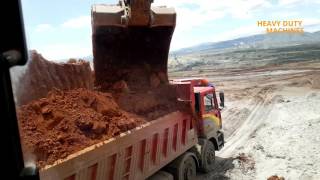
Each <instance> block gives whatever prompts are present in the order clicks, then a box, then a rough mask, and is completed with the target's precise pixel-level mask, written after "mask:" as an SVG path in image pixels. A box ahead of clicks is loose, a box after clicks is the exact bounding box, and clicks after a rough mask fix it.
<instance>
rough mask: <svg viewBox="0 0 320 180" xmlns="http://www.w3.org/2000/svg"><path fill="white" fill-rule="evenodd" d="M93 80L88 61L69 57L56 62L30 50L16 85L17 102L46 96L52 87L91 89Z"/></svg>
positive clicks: (26, 101)
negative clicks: (23, 71) (64, 61)
mask: <svg viewBox="0 0 320 180" xmlns="http://www.w3.org/2000/svg"><path fill="white" fill-rule="evenodd" d="M93 81H94V77H93V72H92V70H91V68H90V64H89V62H86V61H84V60H75V59H70V60H69V61H68V62H66V63H56V62H53V61H48V60H46V59H45V58H43V57H42V56H41V54H38V53H37V52H36V51H31V56H30V60H29V62H28V65H27V69H26V71H25V73H24V74H23V75H22V76H21V79H19V83H18V84H17V87H16V93H15V94H16V99H17V104H18V105H23V104H26V103H28V102H30V101H32V100H35V99H39V98H43V97H46V96H47V94H48V92H49V91H51V90H52V89H53V88H57V89H62V90H71V89H76V88H86V89H93Z"/></svg>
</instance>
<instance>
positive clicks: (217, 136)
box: [171, 78, 224, 150]
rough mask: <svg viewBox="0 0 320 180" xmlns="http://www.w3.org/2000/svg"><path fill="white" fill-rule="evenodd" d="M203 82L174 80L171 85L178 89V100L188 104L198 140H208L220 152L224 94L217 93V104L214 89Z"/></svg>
mask: <svg viewBox="0 0 320 180" xmlns="http://www.w3.org/2000/svg"><path fill="white" fill-rule="evenodd" d="M203 80H204V79H203V78H188V79H176V80H172V81H171V83H172V84H175V85H177V87H178V88H177V91H178V92H177V94H178V96H179V98H178V100H179V101H185V102H188V103H189V104H190V108H191V109H192V112H193V116H194V124H195V126H196V130H197V135H198V138H199V139H206V140H209V141H210V142H212V143H213V145H214V147H215V149H216V150H220V149H221V148H222V147H223V145H224V135H223V132H222V131H221V129H222V118H221V110H222V109H223V108H224V94H223V92H220V93H219V97H220V99H219V101H220V102H219V101H218V98H217V95H216V93H217V92H216V89H215V87H214V86H213V85H208V84H203Z"/></svg>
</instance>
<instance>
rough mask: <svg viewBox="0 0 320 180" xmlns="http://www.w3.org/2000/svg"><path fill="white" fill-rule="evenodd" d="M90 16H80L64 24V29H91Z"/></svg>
mask: <svg viewBox="0 0 320 180" xmlns="http://www.w3.org/2000/svg"><path fill="white" fill-rule="evenodd" d="M90 21H91V17H90V16H79V17H76V18H72V19H69V20H67V21H65V22H64V23H62V25H61V26H62V27H65V28H83V27H90Z"/></svg>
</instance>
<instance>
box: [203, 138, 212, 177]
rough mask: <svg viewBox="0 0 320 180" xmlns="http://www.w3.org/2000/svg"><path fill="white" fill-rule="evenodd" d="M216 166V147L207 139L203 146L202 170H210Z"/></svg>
mask: <svg viewBox="0 0 320 180" xmlns="http://www.w3.org/2000/svg"><path fill="white" fill-rule="evenodd" d="M214 168H215V148H214V145H213V143H212V142H211V141H209V140H206V142H205V143H204V144H203V146H202V148H201V171H203V172H206V173H207V172H210V171H212V170H214Z"/></svg>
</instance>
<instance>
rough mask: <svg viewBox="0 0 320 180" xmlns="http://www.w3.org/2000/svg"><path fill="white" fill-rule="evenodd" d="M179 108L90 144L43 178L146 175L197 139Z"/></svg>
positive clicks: (74, 179)
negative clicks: (117, 134)
mask: <svg viewBox="0 0 320 180" xmlns="http://www.w3.org/2000/svg"><path fill="white" fill-rule="evenodd" d="M197 141H198V139H197V135H196V132H195V130H194V128H193V124H192V116H190V115H189V114H185V113H181V112H179V111H176V112H173V113H170V114H168V115H166V116H163V117H161V118H159V119H157V120H155V121H152V122H149V123H146V124H144V125H142V126H140V127H137V128H135V129H133V130H131V131H128V132H126V133H122V134H120V135H119V136H117V137H115V138H112V139H109V140H106V141H104V142H101V143H98V144H95V145H93V146H90V147H88V148H86V149H84V150H82V151H80V152H77V153H75V154H73V155H71V156H69V157H68V158H67V159H64V160H61V161H59V162H56V163H55V164H54V165H52V166H47V167H45V168H43V169H42V170H41V171H40V177H41V179H42V180H57V179H63V180H100V179H101V180H102V179H103V180H105V179H109V180H113V179H128V180H131V179H132V180H133V179H137V180H140V179H145V178H147V177H149V176H150V175H152V174H153V173H155V172H156V171H158V170H160V169H161V168H162V167H164V166H165V165H166V164H168V163H169V162H170V161H172V160H174V159H175V158H176V157H177V156H179V155H180V154H181V153H182V152H185V151H186V150H188V149H189V148H191V147H192V146H194V145H195V144H196V143H197Z"/></svg>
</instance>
